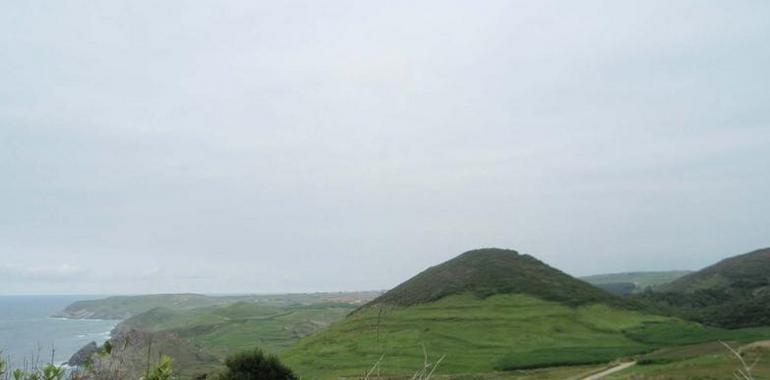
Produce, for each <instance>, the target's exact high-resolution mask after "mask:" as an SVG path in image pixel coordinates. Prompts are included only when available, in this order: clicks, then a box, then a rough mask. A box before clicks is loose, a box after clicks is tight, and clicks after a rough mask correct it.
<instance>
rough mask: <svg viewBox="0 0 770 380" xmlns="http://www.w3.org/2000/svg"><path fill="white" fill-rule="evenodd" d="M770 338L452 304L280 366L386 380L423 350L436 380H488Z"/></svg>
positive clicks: (369, 314)
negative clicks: (474, 377) (482, 378)
mask: <svg viewBox="0 0 770 380" xmlns="http://www.w3.org/2000/svg"><path fill="white" fill-rule="evenodd" d="M767 338H770V328H762V329H746V330H723V329H718V328H709V327H703V326H700V325H698V324H696V323H692V322H686V321H681V320H677V319H672V318H666V317H661V316H655V315H650V314H645V313H642V312H637V311H631V310H624V309H620V308H616V307H612V306H607V305H601V304H591V305H583V306H578V307H570V306H567V305H564V304H560V303H556V302H549V301H544V300H540V299H537V298H534V297H531V296H527V295H514V294H505V295H495V296H490V297H487V298H484V299H481V298H478V297H476V296H475V295H473V294H468V293H466V294H462V295H454V296H449V297H445V298H442V299H441V300H439V301H435V302H431V303H425V304H419V305H414V306H409V307H394V306H385V305H383V306H377V307H371V308H366V309H364V310H361V311H359V312H357V313H355V314H353V315H351V316H350V317H348V318H346V319H345V320H342V321H340V322H337V323H335V324H333V325H332V326H331V327H329V328H328V329H326V330H323V331H321V332H319V333H317V334H314V335H311V336H309V337H307V338H304V339H302V340H300V341H299V342H298V343H297V344H296V345H294V346H292V347H290V348H288V349H286V350H284V351H282V352H281V353H280V356H281V358H282V359H284V360H285V361H286V362H287V363H288V364H289V365H290V366H292V368H295V369H296V370H297V371H298V372H299V374H301V375H302V376H303V377H305V378H311V379H332V378H336V377H338V376H347V377H354V376H360V375H361V374H362V373H364V372H365V371H366V370H368V369H369V368H370V367H371V366H372V365H373V364H374V363H375V362H377V360H378V359H379V358H380V356H381V355H384V357H383V360H382V364H381V371H382V372H381V374H383V375H385V374H387V375H405V374H409V373H411V372H412V371H414V369H415V368H419V367H420V365H421V363H422V361H423V347H424V348H425V351H426V352H427V353H428V354H429V356H430V358H431V360H436V359H437V358H439V357H441V356H446V358H445V359H444V360H443V362H442V363H441V365H440V367H439V369H438V371H437V372H438V373H439V374H463V373H466V374H467V373H489V372H494V371H501V370H515V369H526V368H536V367H550V366H568V365H577V364H588V363H604V362H609V361H611V360H614V359H616V358H618V357H624V356H633V355H637V354H643V353H647V352H651V351H653V350H656V349H658V348H661V347H668V346H679V345H685V344H693V343H701V342H708V341H715V340H720V339H724V340H743V341H753V340H757V339H767Z"/></svg>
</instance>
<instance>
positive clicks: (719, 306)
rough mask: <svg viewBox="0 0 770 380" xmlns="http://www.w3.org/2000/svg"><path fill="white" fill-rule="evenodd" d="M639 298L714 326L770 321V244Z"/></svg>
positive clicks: (766, 322)
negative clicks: (768, 246)
mask: <svg viewBox="0 0 770 380" xmlns="http://www.w3.org/2000/svg"><path fill="white" fill-rule="evenodd" d="M638 299H639V300H641V301H642V302H646V303H648V304H649V305H652V306H654V307H657V308H659V309H660V310H664V311H667V312H669V313H671V314H674V315H678V316H681V317H683V318H687V319H693V320H697V321H701V322H703V323H707V324H710V325H714V326H721V327H730V328H736V327H749V326H766V325H770V248H766V249H761V250H757V251H754V252H750V253H747V254H743V255H739V256H735V257H731V258H728V259H725V260H722V261H720V262H718V263H717V264H714V265H712V266H709V267H707V268H705V269H703V270H700V271H698V272H695V273H691V274H689V275H686V276H684V277H682V278H680V279H678V280H675V281H673V282H671V283H669V284H666V285H663V286H661V287H659V288H658V289H657V291H656V293H645V294H642V295H640V296H639V297H638Z"/></svg>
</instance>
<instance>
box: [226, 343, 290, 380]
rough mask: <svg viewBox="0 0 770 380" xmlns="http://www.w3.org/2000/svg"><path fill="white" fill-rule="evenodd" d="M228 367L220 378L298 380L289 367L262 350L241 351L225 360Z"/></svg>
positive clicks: (237, 379)
mask: <svg viewBox="0 0 770 380" xmlns="http://www.w3.org/2000/svg"><path fill="white" fill-rule="evenodd" d="M225 366H227V369H226V370H225V372H224V373H223V374H221V375H220V376H219V380H297V379H298V378H297V376H296V375H294V372H292V370H291V369H289V367H286V366H285V365H283V363H281V362H280V361H279V360H278V358H276V357H275V356H273V355H267V356H266V355H265V354H264V353H263V352H262V350H259V349H255V350H253V351H246V352H241V353H238V354H235V355H232V356H230V357H228V358H227V359H226V360H225Z"/></svg>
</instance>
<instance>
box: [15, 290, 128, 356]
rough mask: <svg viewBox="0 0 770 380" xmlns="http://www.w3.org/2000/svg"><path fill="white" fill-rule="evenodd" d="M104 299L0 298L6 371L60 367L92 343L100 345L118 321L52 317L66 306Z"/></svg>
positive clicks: (71, 297)
mask: <svg viewBox="0 0 770 380" xmlns="http://www.w3.org/2000/svg"><path fill="white" fill-rule="evenodd" d="M103 297H104V296H69V295H68V296H0V351H1V353H0V355H2V358H3V359H4V360H5V361H6V362H8V363H9V368H12V369H13V368H21V369H24V368H30V367H31V364H32V363H33V362H37V363H39V364H45V363H50V362H51V360H52V359H53V363H54V364H57V365H60V364H62V363H64V362H66V361H67V360H69V358H70V356H72V354H74V353H75V352H77V351H78V350H79V349H80V348H81V347H83V346H85V345H86V344H88V343H89V342H91V341H95V342H96V343H97V344H101V343H103V342H104V341H106V340H107V339H109V337H110V331H111V330H112V329H113V328H114V327H115V325H117V323H118V322H119V321H114V320H98V319H97V320H93V319H82V320H78V319H64V318H51V315H52V314H54V313H55V312H57V311H60V310H62V309H64V308H65V307H67V305H69V304H71V303H73V302H75V301H79V300H88V299H97V298H103Z"/></svg>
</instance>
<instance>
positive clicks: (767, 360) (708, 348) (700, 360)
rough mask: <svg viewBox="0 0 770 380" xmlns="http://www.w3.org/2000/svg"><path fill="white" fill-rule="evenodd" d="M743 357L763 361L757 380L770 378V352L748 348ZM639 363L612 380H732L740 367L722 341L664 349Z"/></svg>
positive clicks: (756, 370) (610, 377) (756, 373)
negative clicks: (720, 342)
mask: <svg viewBox="0 0 770 380" xmlns="http://www.w3.org/2000/svg"><path fill="white" fill-rule="evenodd" d="M734 346H735V345H734ZM743 356H744V359H745V360H746V361H747V362H749V363H753V362H754V360H755V359H757V358H759V361H758V362H757V364H756V366H755V367H754V369H753V374H754V378H755V379H757V380H760V379H765V380H767V379H770V349H768V348H767V347H757V348H751V347H746V348H744V349H743ZM639 363H640V364H637V365H636V366H634V367H631V368H629V369H627V370H625V371H622V372H619V373H616V374H613V375H611V376H609V377H608V379H616V380H618V379H629V380H630V379H634V380H646V379H649V380H652V379H672V380H678V379H682V380H684V379H688V380H697V379H700V380H717V379H719V380H721V379H732V378H734V376H733V373H734V371H735V370H736V369H737V368H738V367H739V366H740V363H739V362H738V360H737V359H736V358H735V357H734V356H733V355H732V354H731V353H730V352H729V351H727V350H726V349H725V347H724V346H722V345H721V344H719V343H718V342H717V343H715V342H711V343H702V344H697V345H688V346H683V347H675V348H667V349H663V350H660V351H657V352H654V353H652V354H649V355H646V356H644V357H643V358H642V360H640V361H639Z"/></svg>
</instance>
